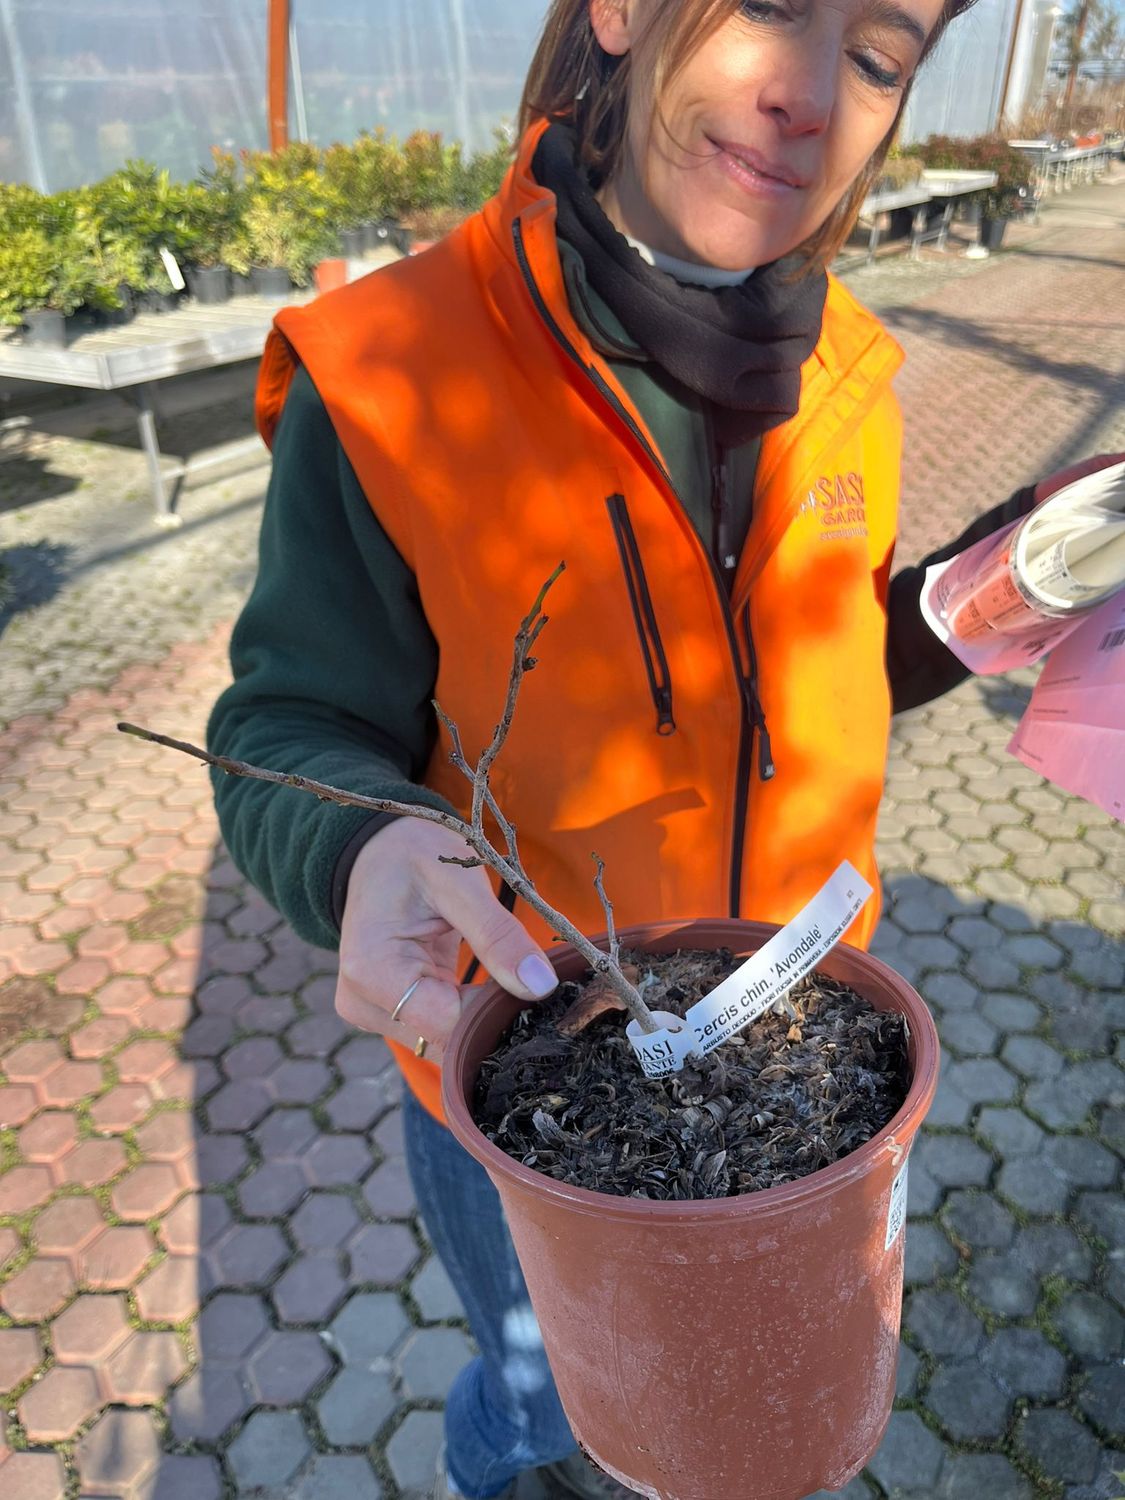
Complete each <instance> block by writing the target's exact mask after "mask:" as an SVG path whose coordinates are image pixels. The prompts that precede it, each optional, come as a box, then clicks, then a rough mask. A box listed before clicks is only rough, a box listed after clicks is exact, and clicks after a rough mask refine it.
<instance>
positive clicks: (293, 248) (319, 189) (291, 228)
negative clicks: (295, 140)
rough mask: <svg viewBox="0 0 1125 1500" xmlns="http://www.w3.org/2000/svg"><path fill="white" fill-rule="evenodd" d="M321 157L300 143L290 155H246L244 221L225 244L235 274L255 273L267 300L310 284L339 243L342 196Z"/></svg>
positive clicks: (257, 285) (226, 258)
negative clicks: (330, 180) (328, 179)
mask: <svg viewBox="0 0 1125 1500" xmlns="http://www.w3.org/2000/svg"><path fill="white" fill-rule="evenodd" d="M319 160H320V153H319V152H318V151H317V149H316V148H315V147H312V146H305V145H303V144H299V145H297V146H291V147H288V148H286V150H285V151H284V152H277V153H275V154H273V155H270V154H269V153H266V152H256V153H245V154H244V162H245V172H246V189H245V200H244V207H243V211H242V216H241V220H240V222H239V225H238V227H237V229H236V230H235V232H234V234H233V235H232V236H231V237H230V239H228V241H227V242H226V244H225V245H224V246H223V260H224V262H225V264H226V265H228V266H229V267H230V268H231V270H232V271H235V272H236V273H238V274H240V275H249V276H250V277H251V280H252V282H253V284H254V288H255V290H256V291H258V292H259V293H260V294H261V295H263V296H273V297H284V296H286V295H287V293H288V291H289V289H290V287H291V286H293V285H294V284H296V285H297V286H308V284H309V282H310V280H311V278H312V271H313V267H314V266H316V265H317V263H318V262H319V261H321V260H323V259H324V258H325V256H327V255H328V254H329V253H330V252H331V250H332V248H333V246H334V243H335V239H336V232H337V231H336V223H337V214H338V198H337V195H336V192H335V190H334V189H333V188H332V186H331V185H330V184H328V183H326V181H325V179H324V176H323V174H322V173H321V171H320V170H319Z"/></svg>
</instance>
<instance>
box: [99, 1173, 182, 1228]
mask: <svg viewBox="0 0 1125 1500" xmlns="http://www.w3.org/2000/svg"><path fill="white" fill-rule="evenodd" d="M182 1192H183V1188H182V1186H181V1184H180V1180H179V1178H178V1177H177V1176H176V1172H175V1169H174V1168H173V1167H171V1166H170V1165H169V1164H168V1163H167V1162H146V1163H144V1165H143V1166H139V1167H134V1168H133V1170H132V1171H131V1172H130V1173H129V1175H128V1176H127V1177H123V1178H122V1179H121V1181H120V1182H119V1183H118V1184H117V1186H116V1187H115V1188H114V1189H113V1192H112V1193H111V1194H110V1201H111V1202H112V1204H113V1207H114V1210H115V1212H116V1213H118V1214H119V1215H120V1216H121V1218H123V1219H126V1220H132V1221H133V1222H139V1221H144V1220H148V1219H154V1218H156V1216H157V1215H158V1214H162V1213H164V1212H165V1210H166V1209H169V1208H171V1206H172V1204H173V1203H175V1201H176V1199H177V1198H178V1197H179V1196H180V1194H181V1193H182Z"/></svg>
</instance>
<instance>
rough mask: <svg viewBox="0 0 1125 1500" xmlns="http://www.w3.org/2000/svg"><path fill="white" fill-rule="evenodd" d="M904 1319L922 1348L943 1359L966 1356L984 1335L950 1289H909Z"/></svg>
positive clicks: (980, 1326)
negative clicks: (940, 1290) (914, 1290)
mask: <svg viewBox="0 0 1125 1500" xmlns="http://www.w3.org/2000/svg"><path fill="white" fill-rule="evenodd" d="M904 1322H905V1324H906V1327H907V1328H908V1329H909V1330H910V1332H911V1333H913V1335H914V1337H915V1338H916V1339H917V1340H918V1342H919V1343H920V1344H921V1345H922V1346H923V1348H925V1349H928V1350H929V1352H930V1353H931V1354H935V1355H937V1356H939V1357H943V1358H947V1359H967V1358H968V1357H969V1356H970V1355H972V1354H975V1353H976V1351H977V1349H978V1348H979V1347H980V1345H981V1342H982V1341H983V1338H984V1327H983V1325H982V1323H981V1321H980V1319H979V1318H977V1317H974V1315H973V1314H972V1313H971V1312H970V1311H969V1309H968V1308H967V1307H966V1306H965V1304H964V1303H963V1302H962V1301H961V1300H960V1298H959V1297H958V1296H957V1295H956V1294H955V1293H953V1292H938V1291H933V1290H931V1289H929V1288H926V1289H925V1290H924V1291H920V1292H912V1293H911V1294H910V1297H909V1299H908V1302H907V1306H906V1316H905V1318H904Z"/></svg>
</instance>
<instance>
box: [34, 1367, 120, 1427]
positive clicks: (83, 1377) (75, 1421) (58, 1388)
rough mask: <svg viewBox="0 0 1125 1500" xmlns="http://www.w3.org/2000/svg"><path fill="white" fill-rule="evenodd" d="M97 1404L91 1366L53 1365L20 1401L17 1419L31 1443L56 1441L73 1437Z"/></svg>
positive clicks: (97, 1398) (98, 1399)
mask: <svg viewBox="0 0 1125 1500" xmlns="http://www.w3.org/2000/svg"><path fill="white" fill-rule="evenodd" d="M99 1406H101V1397H100V1396H99V1394H98V1382H97V1378H96V1376H95V1375H94V1372H93V1370H89V1369H86V1368H85V1367H84V1366H78V1367H77V1368H74V1369H68V1368H66V1367H64V1366H62V1365H56V1366H55V1367H54V1368H53V1369H51V1370H48V1371H47V1373H46V1375H44V1376H43V1378H42V1380H38V1381H36V1383H35V1384H34V1385H33V1386H31V1387H30V1388H29V1390H28V1392H27V1394H26V1395H25V1396H24V1397H23V1398H22V1400H21V1401H20V1403H19V1414H20V1421H21V1422H22V1423H23V1425H24V1428H25V1429H26V1431H27V1435H28V1437H29V1438H30V1439H31V1441H32V1442H33V1443H58V1442H63V1441H65V1440H66V1439H67V1438H69V1437H73V1435H74V1433H75V1432H76V1431H77V1429H78V1428H79V1427H81V1426H82V1424H83V1422H87V1421H89V1419H90V1418H91V1417H92V1416H93V1415H94V1413H95V1412H96V1411H97V1410H98V1408H99Z"/></svg>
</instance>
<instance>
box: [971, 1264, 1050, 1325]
mask: <svg viewBox="0 0 1125 1500" xmlns="http://www.w3.org/2000/svg"><path fill="white" fill-rule="evenodd" d="M968 1289H969V1295H970V1296H971V1297H973V1298H975V1299H976V1301H978V1302H979V1303H981V1305H982V1306H983V1307H986V1308H987V1309H988V1310H989V1312H992V1313H995V1314H996V1315H997V1316H998V1317H1001V1318H1028V1317H1030V1316H1031V1314H1032V1313H1033V1312H1034V1311H1035V1305H1036V1303H1037V1302H1038V1301H1039V1282H1038V1280H1037V1279H1036V1277H1034V1276H1033V1275H1032V1274H1031V1273H1030V1272H1029V1271H1028V1270H1026V1269H1025V1268H1024V1267H1023V1266H1021V1265H1020V1263H1019V1261H1018V1260H1017V1259H1016V1258H1015V1256H1012V1255H982V1256H981V1257H980V1258H979V1259H978V1260H977V1262H976V1263H975V1265H974V1266H973V1268H972V1270H971V1271H970V1272H969V1280H968Z"/></svg>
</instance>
